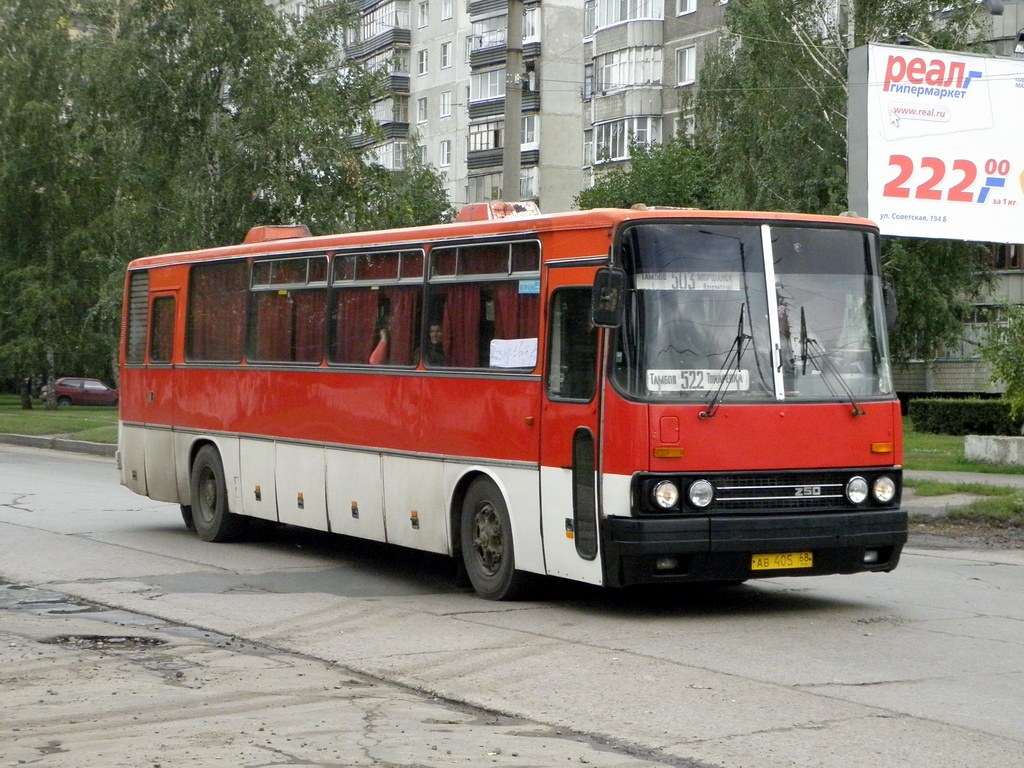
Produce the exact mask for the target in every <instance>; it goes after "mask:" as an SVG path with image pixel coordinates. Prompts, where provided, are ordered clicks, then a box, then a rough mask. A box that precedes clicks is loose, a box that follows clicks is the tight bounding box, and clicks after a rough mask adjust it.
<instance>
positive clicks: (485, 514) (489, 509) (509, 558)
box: [459, 479, 529, 600]
mask: <svg viewBox="0 0 1024 768" xmlns="http://www.w3.org/2000/svg"><path fill="white" fill-rule="evenodd" d="M459 527H460V539H459V540H460V542H461V544H462V561H463V563H464V564H465V566H466V575H467V576H468V577H469V581H470V583H471V584H472V585H473V590H474V591H475V592H476V593H477V594H478V595H480V597H482V598H485V599H487V600H516V599H521V598H522V597H524V596H525V595H526V592H527V588H528V580H529V577H528V575H527V574H525V573H523V572H522V571H517V570H516V558H515V547H514V544H513V541H512V524H511V522H510V520H509V516H508V508H507V506H506V504H505V499H504V497H503V496H502V495H501V491H499V490H498V487H497V486H496V485H495V484H494V482H493V481H491V480H488V479H480V480H477V481H476V482H474V483H473V485H471V486H470V488H469V492H468V493H467V494H466V498H465V499H464V500H463V502H462V518H461V521H460V526H459Z"/></svg>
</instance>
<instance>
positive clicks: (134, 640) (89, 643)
mask: <svg viewBox="0 0 1024 768" xmlns="http://www.w3.org/2000/svg"><path fill="white" fill-rule="evenodd" d="M39 642H41V643H45V644H46V645H60V646H65V647H70V648H76V649H78V650H82V651H87V650H93V651H137V650H141V649H145V648H156V647H159V646H161V645H167V641H166V640H161V639H160V638H159V637H145V636H142V635H56V636H54V637H49V638H46V639H45V640H40V641H39Z"/></svg>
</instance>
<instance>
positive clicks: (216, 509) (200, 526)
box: [190, 445, 241, 541]
mask: <svg viewBox="0 0 1024 768" xmlns="http://www.w3.org/2000/svg"><path fill="white" fill-rule="evenodd" d="M190 489H191V492H192V505H191V506H192V523H193V524H194V525H195V528H196V534H197V535H198V536H199V538H200V539H202V540H203V541H231V540H232V539H234V538H235V537H236V536H237V535H238V533H239V531H240V529H241V521H240V520H239V518H238V516H237V515H233V514H232V513H231V512H230V511H229V510H228V492H227V486H226V484H225V482H224V467H223V465H222V464H221V461H220V454H219V453H218V452H217V449H216V448H214V447H213V446H212V445H204V446H203V447H202V448H200V449H199V453H197V454H196V459H195V461H194V462H193V464H192V475H191V483H190Z"/></svg>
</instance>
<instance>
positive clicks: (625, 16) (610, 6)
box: [596, 0, 665, 29]
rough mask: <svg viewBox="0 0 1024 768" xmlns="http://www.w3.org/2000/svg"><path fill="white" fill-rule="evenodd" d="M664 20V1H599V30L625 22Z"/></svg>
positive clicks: (597, 26) (597, 24) (597, 25)
mask: <svg viewBox="0 0 1024 768" xmlns="http://www.w3.org/2000/svg"><path fill="white" fill-rule="evenodd" d="M664 18H665V2H664V0H597V23H596V28H597V29H601V28H602V27H610V26H612V25H613V24H619V23H621V22H623V21H637V20H640V19H644V20H652V21H660V20H662V19H664Z"/></svg>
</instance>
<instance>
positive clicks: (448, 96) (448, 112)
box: [440, 91, 452, 117]
mask: <svg viewBox="0 0 1024 768" xmlns="http://www.w3.org/2000/svg"><path fill="white" fill-rule="evenodd" d="M440 114H441V117H451V116H452V92H451V91H442V93H441V113H440Z"/></svg>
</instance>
